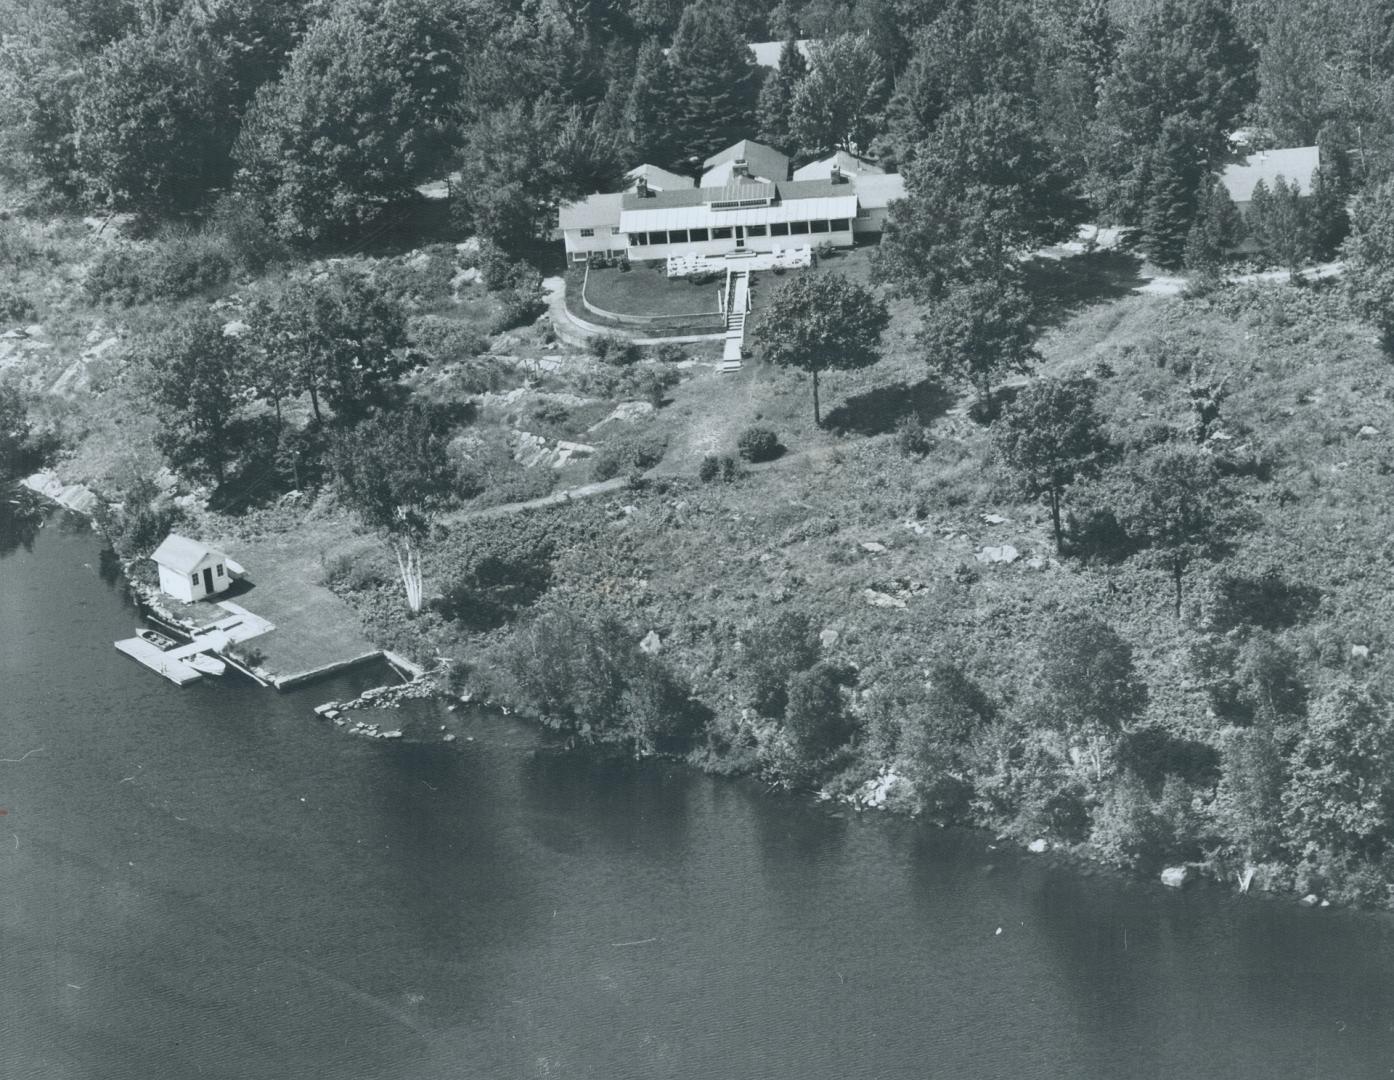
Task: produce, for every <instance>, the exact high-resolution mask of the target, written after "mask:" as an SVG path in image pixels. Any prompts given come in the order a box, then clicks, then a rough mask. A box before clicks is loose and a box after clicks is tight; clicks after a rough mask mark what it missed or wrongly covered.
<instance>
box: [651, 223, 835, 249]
mask: <svg viewBox="0 0 1394 1080" xmlns="http://www.w3.org/2000/svg"><path fill="white" fill-rule="evenodd" d="M736 228H744V235H745V236H747V237H756V236H806V235H808V234H809V233H827V232H847V231H848V230H849V229H850V228H851V224H850V222H849V221H848V220H847V219H846V218H834V219H833V220H831V221H777V222H775V223H773V224H772V225H769V226H768V227H767V226H764V225H746V226H743V227H742V226H737V227H736ZM734 235H735V230H734V229H733V227H732V226H730V225H727V226H723V227H722V228H718V229H671V230H669V231H668V232H648V233H630V234H629V246H630V247H643V246H653V245H655V244H701V243H705V242H706V241H708V240H730V239H731V238H732V236H734Z"/></svg>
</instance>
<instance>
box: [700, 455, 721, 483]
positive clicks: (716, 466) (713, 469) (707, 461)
mask: <svg viewBox="0 0 1394 1080" xmlns="http://www.w3.org/2000/svg"><path fill="white" fill-rule="evenodd" d="M720 475H721V459H720V458H719V457H717V456H716V455H715V454H707V455H706V456H705V457H703V458H702V463H701V464H700V465H698V466H697V479H698V480H700V481H702V483H704V484H710V483H711V482H712V481H713V480H715V479H716V478H717V477H718V476H720Z"/></svg>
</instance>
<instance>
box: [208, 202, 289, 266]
mask: <svg viewBox="0 0 1394 1080" xmlns="http://www.w3.org/2000/svg"><path fill="white" fill-rule="evenodd" d="M269 219H270V210H269V209H268V208H267V207H266V205H265V203H264V202H263V201H262V200H260V199H258V198H256V197H254V196H251V195H247V194H245V193H241V192H239V193H237V194H233V195H224V196H223V197H222V198H220V199H219V200H218V201H217V202H216V203H215V204H214V205H213V212H212V214H211V215H210V216H209V220H208V226H209V230H210V231H211V232H213V233H214V234H216V235H217V236H218V237H220V238H221V239H222V242H223V243H224V245H226V248H227V250H228V252H229V253H230V254H231V256H232V258H233V260H234V261H235V262H236V263H237V265H238V266H240V267H241V268H242V270H244V271H245V272H246V273H248V274H251V275H253V276H259V275H260V274H262V273H263V272H264V271H265V270H266V268H267V267H268V266H269V265H271V264H272V263H274V262H279V261H281V260H282V259H284V258H285V257H286V248H285V245H284V244H282V243H281V241H280V238H279V237H277V235H276V233H275V231H274V230H273V229H272V228H271V226H270V225H269V224H268V221H269Z"/></svg>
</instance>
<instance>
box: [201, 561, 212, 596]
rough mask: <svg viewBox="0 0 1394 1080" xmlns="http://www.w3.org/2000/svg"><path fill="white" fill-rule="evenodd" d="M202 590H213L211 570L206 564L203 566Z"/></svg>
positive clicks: (207, 591) (208, 591) (209, 591)
mask: <svg viewBox="0 0 1394 1080" xmlns="http://www.w3.org/2000/svg"><path fill="white" fill-rule="evenodd" d="M203 591H204V592H206V593H211V592H212V591H213V571H212V570H210V569H208V567H206V566H205V567H204V568H203Z"/></svg>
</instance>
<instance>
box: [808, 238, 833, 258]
mask: <svg viewBox="0 0 1394 1080" xmlns="http://www.w3.org/2000/svg"><path fill="white" fill-rule="evenodd" d="M813 254H814V255H815V256H816V257H817V258H819V259H830V258H832V257H833V256H834V255H836V254H837V245H836V244H834V243H833V242H832V241H831V240H824V241H822V242H821V243H819V245H818V246H817V247H815V248H814V249H813Z"/></svg>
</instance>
